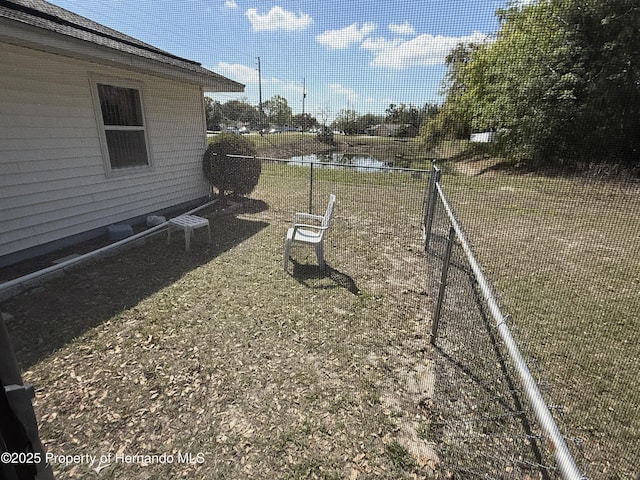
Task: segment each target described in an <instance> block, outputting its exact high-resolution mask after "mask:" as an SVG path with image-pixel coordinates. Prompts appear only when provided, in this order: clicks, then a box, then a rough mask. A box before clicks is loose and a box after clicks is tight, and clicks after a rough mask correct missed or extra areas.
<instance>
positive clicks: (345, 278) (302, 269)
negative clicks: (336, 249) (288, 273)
mask: <svg viewBox="0 0 640 480" xmlns="http://www.w3.org/2000/svg"><path fill="white" fill-rule="evenodd" d="M289 261H290V262H291V263H292V264H293V273H292V276H293V278H295V279H296V280H297V281H298V282H300V283H302V284H303V285H304V286H305V287H307V288H316V289H328V288H337V287H341V288H344V289H345V290H347V291H348V292H350V293H352V294H354V295H359V294H360V289H359V288H358V285H356V282H355V280H353V278H351V277H350V276H349V275H347V274H346V273H343V272H341V271H340V270H337V269H335V268H333V267H331V266H330V265H328V264H327V265H326V267H325V269H324V271H323V270H321V269H320V267H318V265H317V264H311V263H299V262H297V261H296V260H294V259H290V260H289ZM324 278H329V279H330V280H331V281H332V282H333V284H330V285H327V284H322V285H320V284H317V283H315V282H314V281H315V280H322V279H324Z"/></svg>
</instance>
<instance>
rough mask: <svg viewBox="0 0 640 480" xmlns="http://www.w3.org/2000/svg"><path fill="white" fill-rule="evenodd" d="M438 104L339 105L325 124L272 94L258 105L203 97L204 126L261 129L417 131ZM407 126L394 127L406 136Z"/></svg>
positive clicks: (362, 131)
mask: <svg viewBox="0 0 640 480" xmlns="http://www.w3.org/2000/svg"><path fill="white" fill-rule="evenodd" d="M438 110H439V108H438V106H437V105H433V104H428V103H427V104H425V105H424V106H422V107H416V106H414V105H405V104H403V103H401V104H393V103H392V104H390V105H389V107H388V108H387V109H386V110H385V113H384V114H383V115H374V114H371V113H367V114H364V115H361V114H359V113H358V112H356V111H355V110H351V109H342V110H341V111H340V112H339V113H338V115H337V116H336V118H335V120H333V121H332V122H330V123H329V124H327V117H328V115H327V114H326V113H322V114H321V115H322V118H321V119H320V121H319V120H318V119H317V118H316V117H314V116H313V115H311V114H309V113H305V114H301V113H299V114H296V115H293V114H292V111H291V107H290V106H289V104H288V102H287V99H286V98H284V97H282V96H280V95H275V96H273V97H271V98H270V99H269V100H267V101H266V102H263V104H262V108H260V106H254V105H251V104H250V103H248V102H247V100H246V99H242V100H229V101H227V102H225V103H221V102H219V101H217V100H213V99H212V98H210V97H205V113H206V120H207V130H220V129H222V127H224V126H238V125H244V126H248V127H249V128H251V129H263V128H268V127H269V126H278V127H282V126H285V125H286V126H290V127H293V128H296V129H304V130H310V129H313V128H319V127H329V128H331V129H332V130H340V131H342V132H344V133H345V134H347V135H354V134H363V133H366V132H367V129H369V128H370V127H373V126H376V125H380V124H385V123H388V124H395V125H401V126H411V127H414V128H413V129H412V130H410V131H411V132H414V134H413V135H415V134H417V132H418V129H419V128H420V126H421V125H422V124H423V123H424V122H425V121H426V120H427V119H429V118H431V117H433V116H435V115H436V114H437V113H438ZM406 132H408V130H407V129H404V130H403V129H396V130H394V133H395V135H397V136H407V135H406Z"/></svg>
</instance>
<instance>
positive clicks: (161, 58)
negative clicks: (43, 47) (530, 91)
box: [0, 0, 244, 91]
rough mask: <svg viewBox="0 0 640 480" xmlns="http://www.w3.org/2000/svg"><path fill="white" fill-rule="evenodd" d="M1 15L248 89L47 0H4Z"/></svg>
mask: <svg viewBox="0 0 640 480" xmlns="http://www.w3.org/2000/svg"><path fill="white" fill-rule="evenodd" d="M0 18H5V19H8V20H11V21H14V22H18V23H20V24H22V25H24V26H30V27H35V28H38V29H42V30H45V31H48V32H51V33H53V34H59V35H64V36H66V37H70V38H72V39H76V40H81V41H85V42H89V43H90V44H93V45H97V46H100V47H105V48H109V49H112V50H115V51H117V52H120V53H123V54H126V55H133V56H135V57H139V58H141V59H144V60H148V61H151V62H158V63H160V64H162V65H163V66H165V67H166V68H165V70H166V69H167V68H168V69H177V70H179V71H181V72H182V74H183V76H184V74H186V76H187V77H189V79H190V80H192V81H195V82H197V83H200V84H201V85H203V86H205V87H212V86H213V85H216V86H217V87H220V88H221V90H220V91H243V90H244V85H242V84H240V83H238V82H235V81H233V80H230V79H228V78H226V77H224V76H222V75H219V74H217V73H214V72H212V71H210V70H207V69H206V68H204V67H202V66H201V65H200V64H199V63H197V62H194V61H191V60H187V59H185V58H181V57H178V56H176V55H173V54H171V53H169V52H166V51H164V50H161V49H159V48H156V47H154V46H153V45H149V44H148V43H145V42H142V41H141V40H138V39H136V38H134V37H130V36H129V35H125V34H123V33H121V32H118V31H117V30H113V29H111V28H109V27H106V26H104V25H101V24H99V23H97V22H94V21H92V20H89V19H88V18H85V17H82V16H80V15H77V14H75V13H73V12H70V11H68V10H65V9H64V8H61V7H58V6H56V5H53V4H51V3H48V2H46V1H44V0H0Z"/></svg>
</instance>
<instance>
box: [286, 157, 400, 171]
mask: <svg viewBox="0 0 640 480" xmlns="http://www.w3.org/2000/svg"><path fill="white" fill-rule="evenodd" d="M310 163H314V164H315V163H322V164H323V165H322V167H328V168H331V165H336V166H340V165H351V166H354V167H355V169H356V170H357V171H359V172H368V171H376V172H389V171H391V169H390V168H389V164H388V163H385V162H382V161H380V160H377V159H375V158H373V157H370V156H367V155H356V154H352V153H335V152H331V153H315V154H312V155H304V156H297V157H291V158H290V159H289V165H309V164H310Z"/></svg>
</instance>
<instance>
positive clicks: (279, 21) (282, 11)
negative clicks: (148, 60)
mask: <svg viewBox="0 0 640 480" xmlns="http://www.w3.org/2000/svg"><path fill="white" fill-rule="evenodd" d="M49 1H51V2H52V3H54V4H56V5H58V6H60V7H63V8H66V9H68V10H71V11H73V12H75V13H77V14H79V15H82V16H85V17H88V18H90V19H92V20H94V21H97V22H99V23H102V24H104V25H107V26H109V27H111V28H114V29H116V30H119V31H121V32H123V33H126V34H128V35H131V36H133V37H136V38H138V39H140V40H143V41H145V42H147V43H150V44H152V45H154V46H156V47H159V48H161V49H163V50H166V51H168V52H171V53H173V54H176V55H179V56H181V57H184V58H188V59H190V60H195V61H197V62H200V63H201V64H202V65H203V66H204V67H206V68H208V69H210V70H213V71H214V72H216V73H220V74H222V75H225V76H227V77H229V78H231V79H233V80H236V81H239V82H241V83H243V84H245V85H246V87H245V92H244V93H242V94H231V93H217V94H211V95H210V96H211V97H213V98H214V99H216V100H219V101H221V102H225V101H227V100H231V99H236V98H238V99H245V100H246V101H247V102H249V103H251V104H253V105H257V104H258V96H259V95H258V91H259V89H258V71H257V58H258V57H260V63H261V71H262V98H263V101H266V100H268V99H269V98H270V97H271V96H273V95H282V96H283V97H285V98H286V99H287V101H288V103H289V105H290V106H291V108H292V109H293V112H294V113H300V112H301V111H302V106H303V102H302V90H303V82H304V83H305V85H306V92H307V96H306V100H305V105H304V108H305V112H307V113H311V114H312V115H314V116H315V117H316V118H318V120H320V121H322V119H323V118H322V117H323V116H325V117H326V118H327V120H329V121H330V120H332V119H333V118H335V116H336V115H337V114H338V113H339V112H340V110H342V109H345V108H349V109H353V110H356V111H357V112H359V113H360V114H364V113H375V114H380V113H384V110H385V109H386V108H387V107H388V106H389V104H390V103H395V104H400V103H405V104H413V105H417V106H421V105H423V104H424V103H427V102H430V103H439V102H441V100H442V99H441V97H440V95H439V91H440V89H441V80H442V77H443V75H444V73H445V70H446V69H445V65H444V58H445V56H446V54H447V52H448V51H449V50H450V49H451V47H453V46H455V45H456V44H457V43H458V42H460V41H481V40H482V39H483V38H485V37H486V35H488V34H491V33H495V32H496V31H497V29H498V22H497V19H496V17H495V11H496V9H498V8H501V7H504V6H505V5H506V0H495V1H493V0H357V1H355V0H313V1H310V0H297V1H296V0H173V1H169V0H49Z"/></svg>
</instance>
